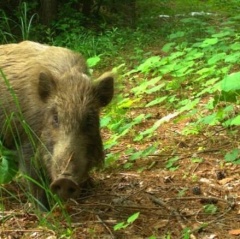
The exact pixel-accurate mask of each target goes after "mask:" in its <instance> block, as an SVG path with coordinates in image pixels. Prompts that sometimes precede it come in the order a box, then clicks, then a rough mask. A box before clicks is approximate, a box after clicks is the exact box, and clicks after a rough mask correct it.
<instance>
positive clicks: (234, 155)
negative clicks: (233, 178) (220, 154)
mask: <svg viewBox="0 0 240 239" xmlns="http://www.w3.org/2000/svg"><path fill="white" fill-rule="evenodd" d="M224 159H225V161H226V162H231V163H235V164H240V149H233V150H232V151H231V152H228V153H227V154H226V155H225V157H224Z"/></svg>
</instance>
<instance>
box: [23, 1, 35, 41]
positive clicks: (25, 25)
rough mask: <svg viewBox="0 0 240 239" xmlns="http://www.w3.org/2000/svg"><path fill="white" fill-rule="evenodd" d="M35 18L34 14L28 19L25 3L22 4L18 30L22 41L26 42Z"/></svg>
mask: <svg viewBox="0 0 240 239" xmlns="http://www.w3.org/2000/svg"><path fill="white" fill-rule="evenodd" d="M35 16H36V13H35V14H33V15H32V16H31V17H30V19H28V8H27V3H26V2H23V3H22V6H21V13H20V17H19V20H20V29H21V33H22V40H28V39H29V37H30V32H31V27H32V22H33V19H34V17H35Z"/></svg>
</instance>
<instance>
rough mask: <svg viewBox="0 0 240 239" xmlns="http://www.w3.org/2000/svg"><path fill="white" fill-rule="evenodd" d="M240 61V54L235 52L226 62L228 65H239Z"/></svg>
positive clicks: (227, 57)
mask: <svg viewBox="0 0 240 239" xmlns="http://www.w3.org/2000/svg"><path fill="white" fill-rule="evenodd" d="M239 60H240V53H239V52H235V53H232V54H230V55H228V56H226V57H225V62H227V63H238V62H239Z"/></svg>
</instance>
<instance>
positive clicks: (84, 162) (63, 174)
mask: <svg viewBox="0 0 240 239" xmlns="http://www.w3.org/2000/svg"><path fill="white" fill-rule="evenodd" d="M0 71H1V74H0V139H1V140H2V142H3V145H4V146H5V147H7V148H9V149H11V150H16V151H17V152H18V154H19V167H20V169H21V170H23V171H24V172H25V173H26V175H27V176H28V177H29V178H31V180H30V181H31V183H30V184H31V193H32V195H33V196H34V198H35V199H36V201H38V203H39V204H40V205H42V207H43V208H46V209H49V203H48V199H47V196H46V190H45V189H46V188H45V187H43V186H42V185H43V184H46V185H47V186H49V187H50V189H51V190H52V192H53V193H56V194H57V195H58V196H59V197H60V198H61V199H63V200H66V199H68V198H76V197H78V196H79V192H80V190H81V185H82V184H83V183H84V182H85V181H86V180H88V178H89V171H90V170H91V169H92V168H93V167H95V166H99V165H100V164H101V163H102V162H103V161H104V153H103V145H102V139H101V135H100V129H99V113H100V109H101V108H102V107H105V106H106V105H108V104H109V103H110V101H111V100H112V98H113V94H114V79H113V76H112V74H110V73H105V74H103V75H102V76H101V77H100V78H99V79H97V80H95V81H94V80H91V79H90V77H89V76H88V68H87V65H86V62H85V60H84V59H83V57H82V56H81V55H80V54H79V53H74V52H73V51H71V50H68V49H65V48H61V47H54V46H48V45H43V44H40V43H35V42H30V41H24V42H21V43H19V44H7V45H1V46H0Z"/></svg>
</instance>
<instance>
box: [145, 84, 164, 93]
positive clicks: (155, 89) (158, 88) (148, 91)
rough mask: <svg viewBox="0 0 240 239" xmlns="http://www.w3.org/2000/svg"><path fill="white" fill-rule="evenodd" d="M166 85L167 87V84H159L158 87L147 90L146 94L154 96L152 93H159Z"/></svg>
mask: <svg viewBox="0 0 240 239" xmlns="http://www.w3.org/2000/svg"><path fill="white" fill-rule="evenodd" d="M165 85H166V82H164V83H161V84H159V85H157V86H154V87H152V88H151V89H147V90H146V93H147V94H152V93H154V92H156V91H159V90H160V89H162V88H163V87H164V86H165Z"/></svg>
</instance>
